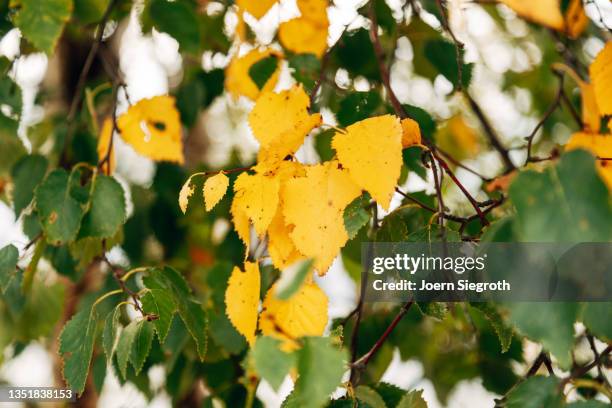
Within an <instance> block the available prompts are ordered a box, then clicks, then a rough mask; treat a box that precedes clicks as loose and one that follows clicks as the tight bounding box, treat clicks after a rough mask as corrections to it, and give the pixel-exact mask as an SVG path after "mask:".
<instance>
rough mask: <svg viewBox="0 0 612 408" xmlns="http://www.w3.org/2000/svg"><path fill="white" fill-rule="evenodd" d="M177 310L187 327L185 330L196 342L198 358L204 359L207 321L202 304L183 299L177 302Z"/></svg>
mask: <svg viewBox="0 0 612 408" xmlns="http://www.w3.org/2000/svg"><path fill="white" fill-rule="evenodd" d="M178 312H179V316H181V319H182V320H183V322H184V323H185V326H186V327H187V331H188V332H189V334H191V337H192V338H193V340H194V341H195V343H196V348H197V351H198V356H199V357H200V360H202V361H204V357H205V356H206V348H207V337H206V330H207V327H208V321H207V318H206V314H205V313H204V309H202V305H200V304H199V303H196V302H194V301H191V300H184V301H182V302H178Z"/></svg>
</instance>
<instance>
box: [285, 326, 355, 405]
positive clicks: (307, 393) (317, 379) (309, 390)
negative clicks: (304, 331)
mask: <svg viewBox="0 0 612 408" xmlns="http://www.w3.org/2000/svg"><path fill="white" fill-rule="evenodd" d="M346 361H347V355H346V353H345V352H344V350H341V349H339V348H337V347H336V346H334V345H333V344H331V342H330V340H329V338H326V337H306V338H305V339H304V345H303V347H302V348H301V349H300V350H299V351H298V352H297V369H298V375H299V377H298V380H297V382H296V383H295V391H294V394H295V396H294V398H295V403H296V404H297V406H299V407H302V408H318V407H320V406H321V405H323V403H324V402H325V401H326V400H327V399H328V398H329V395H330V394H331V393H332V392H333V391H334V390H335V389H336V387H338V386H339V385H340V382H341V380H342V375H343V374H344V371H345V369H346V366H345V364H346ZM322 362H325V364H322Z"/></svg>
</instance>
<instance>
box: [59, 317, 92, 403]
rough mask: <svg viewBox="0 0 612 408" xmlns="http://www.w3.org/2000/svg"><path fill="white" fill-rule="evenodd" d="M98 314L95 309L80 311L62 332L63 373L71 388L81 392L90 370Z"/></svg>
mask: <svg viewBox="0 0 612 408" xmlns="http://www.w3.org/2000/svg"><path fill="white" fill-rule="evenodd" d="M96 323H97V315H96V312H95V310H94V309H92V308H86V309H83V310H81V311H80V312H78V313H77V314H76V315H74V316H73V317H72V319H70V321H68V323H66V325H65V326H64V328H63V329H62V333H61V334H60V346H59V352H60V354H61V356H62V359H63V360H64V367H63V370H62V374H63V376H64V379H65V380H66V383H67V384H68V386H69V387H70V388H72V389H73V390H75V391H76V392H77V393H78V394H81V393H82V392H83V390H84V389H85V381H86V380H87V373H88V372H89V365H90V363H91V355H92V353H93V347H94V342H95V340H96Z"/></svg>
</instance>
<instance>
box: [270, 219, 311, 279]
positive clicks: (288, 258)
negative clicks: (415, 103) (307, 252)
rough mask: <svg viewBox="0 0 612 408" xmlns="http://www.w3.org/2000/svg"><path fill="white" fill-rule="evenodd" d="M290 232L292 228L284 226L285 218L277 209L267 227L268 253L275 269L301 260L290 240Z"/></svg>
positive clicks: (300, 255)
mask: <svg viewBox="0 0 612 408" xmlns="http://www.w3.org/2000/svg"><path fill="white" fill-rule="evenodd" d="M292 230H293V226H287V225H286V224H285V218H284V217H283V214H282V211H281V209H280V208H279V210H278V211H277V212H276V214H275V215H274V218H272V222H271V223H270V226H269V227H268V253H269V254H270V258H271V259H272V264H273V265H274V267H275V268H277V269H284V268H286V267H288V266H289V265H291V264H293V263H294V262H295V261H297V260H299V259H301V258H303V256H302V254H300V253H299V251H298V250H297V248H296V247H295V245H294V244H293V241H292V240H291V235H290V234H291V231H292Z"/></svg>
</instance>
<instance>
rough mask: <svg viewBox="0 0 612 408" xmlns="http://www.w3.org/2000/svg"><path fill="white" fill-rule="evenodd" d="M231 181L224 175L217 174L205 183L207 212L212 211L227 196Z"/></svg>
mask: <svg viewBox="0 0 612 408" xmlns="http://www.w3.org/2000/svg"><path fill="white" fill-rule="evenodd" d="M227 186H229V179H228V178H227V176H226V175H225V174H223V173H218V174H215V175H214V176H212V177H209V178H207V179H206V181H205V182H204V206H205V207H206V211H210V210H212V209H213V208H214V207H215V205H217V203H218V202H219V201H221V199H222V198H223V196H224V195H225V192H226V191H227Z"/></svg>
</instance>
